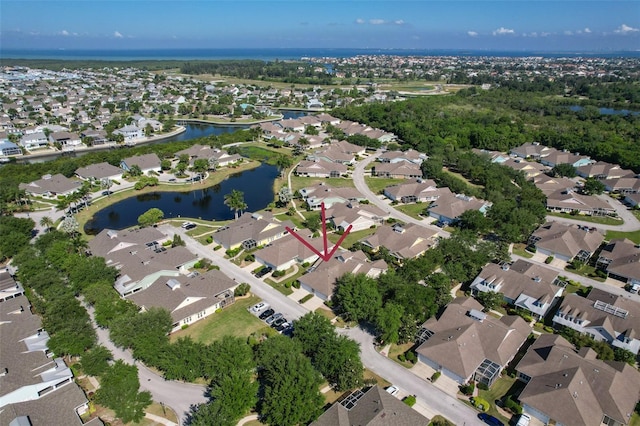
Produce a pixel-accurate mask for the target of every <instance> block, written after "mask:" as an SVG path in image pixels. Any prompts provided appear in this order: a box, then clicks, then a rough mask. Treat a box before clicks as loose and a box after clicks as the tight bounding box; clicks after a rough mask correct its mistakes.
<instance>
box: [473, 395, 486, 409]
mask: <svg viewBox="0 0 640 426" xmlns="http://www.w3.org/2000/svg"><path fill="white" fill-rule="evenodd" d="M471 402H472V403H473V406H474V407H476V408H477V409H478V410H480V411H487V410H489V407H490V405H489V402H488V401H487V400H485V399H482V398H478V397H475V398H473V400H472V401H471Z"/></svg>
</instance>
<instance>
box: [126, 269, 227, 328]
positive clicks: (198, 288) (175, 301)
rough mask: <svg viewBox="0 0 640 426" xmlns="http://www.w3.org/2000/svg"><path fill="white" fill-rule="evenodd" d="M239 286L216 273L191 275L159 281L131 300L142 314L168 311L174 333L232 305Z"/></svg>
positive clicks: (164, 278)
mask: <svg viewBox="0 0 640 426" xmlns="http://www.w3.org/2000/svg"><path fill="white" fill-rule="evenodd" d="M237 284H238V283H236V282H235V281H234V280H232V279H231V278H229V277H227V276H226V275H225V274H223V273H222V272H220V271H218V270H215V269H214V270H211V271H207V272H205V273H203V274H200V273H198V272H191V273H189V274H187V275H181V276H177V277H166V276H163V277H159V278H158V279H156V281H155V282H154V283H153V284H152V285H150V286H149V287H148V288H146V289H145V290H144V291H140V292H137V293H135V294H133V295H132V296H131V297H129V299H130V300H132V301H133V302H134V303H135V304H136V305H138V306H140V307H141V308H142V309H143V310H146V309H149V308H151V307H160V308H164V309H166V310H167V311H169V312H170V313H171V318H172V319H173V328H172V330H171V332H174V331H177V330H180V329H181V328H182V327H183V326H185V325H189V324H193V323H194V322H196V321H199V320H201V319H204V318H207V317H208V316H209V315H211V314H213V313H215V312H216V311H217V310H218V309H222V308H224V307H225V306H228V305H231V304H233V303H234V302H235V298H234V295H233V289H234V288H235V287H236V286H237Z"/></svg>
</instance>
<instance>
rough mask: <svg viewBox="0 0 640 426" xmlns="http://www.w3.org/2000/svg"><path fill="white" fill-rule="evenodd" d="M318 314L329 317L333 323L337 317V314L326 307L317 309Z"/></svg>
mask: <svg viewBox="0 0 640 426" xmlns="http://www.w3.org/2000/svg"><path fill="white" fill-rule="evenodd" d="M316 313H318V314H320V315H322V316H323V317H327V318H328V319H329V320H330V321H333V319H334V318H335V317H336V314H334V313H333V312H332V311H331V310H330V309H329V308H328V307H326V306H323V307H320V308H318V309H316Z"/></svg>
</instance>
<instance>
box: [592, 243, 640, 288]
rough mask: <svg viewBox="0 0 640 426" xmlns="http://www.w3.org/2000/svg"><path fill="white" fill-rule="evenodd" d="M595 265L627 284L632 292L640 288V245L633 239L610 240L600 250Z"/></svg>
mask: <svg viewBox="0 0 640 426" xmlns="http://www.w3.org/2000/svg"><path fill="white" fill-rule="evenodd" d="M597 266H598V268H600V269H603V270H605V271H606V272H607V274H609V276H610V277H612V278H615V279H617V280H620V281H622V282H625V283H627V284H629V286H630V287H631V289H632V291H634V293H637V292H638V290H639V289H640V246H638V245H636V244H635V243H634V242H633V241H629V240H627V239H615V240H611V242H609V244H607V245H606V246H605V247H604V248H603V249H602V251H601V252H600V256H599V257H598V261H597Z"/></svg>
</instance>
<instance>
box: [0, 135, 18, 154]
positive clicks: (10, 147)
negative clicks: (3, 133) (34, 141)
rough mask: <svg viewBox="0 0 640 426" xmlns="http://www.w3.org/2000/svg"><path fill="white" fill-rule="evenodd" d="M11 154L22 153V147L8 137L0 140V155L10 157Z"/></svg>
mask: <svg viewBox="0 0 640 426" xmlns="http://www.w3.org/2000/svg"><path fill="white" fill-rule="evenodd" d="M12 155H22V149H20V147H19V146H18V145H16V144H15V143H13V142H9V140H8V139H2V140H0V156H3V157H10V156H12Z"/></svg>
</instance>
